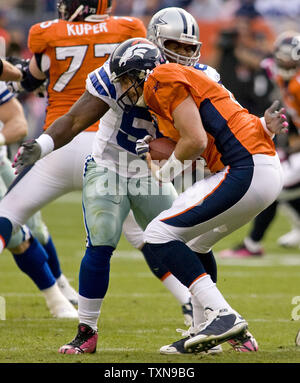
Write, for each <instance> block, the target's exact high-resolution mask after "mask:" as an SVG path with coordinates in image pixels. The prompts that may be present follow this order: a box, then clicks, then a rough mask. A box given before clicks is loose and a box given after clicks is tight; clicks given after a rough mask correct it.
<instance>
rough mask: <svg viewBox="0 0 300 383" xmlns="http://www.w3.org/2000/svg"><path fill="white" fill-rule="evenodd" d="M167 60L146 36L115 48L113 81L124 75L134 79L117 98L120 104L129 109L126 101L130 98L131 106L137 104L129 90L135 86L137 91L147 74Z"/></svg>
mask: <svg viewBox="0 0 300 383" xmlns="http://www.w3.org/2000/svg"><path fill="white" fill-rule="evenodd" d="M165 62H166V59H165V57H164V55H163V54H162V52H161V50H160V49H159V48H158V47H157V46H156V45H155V44H153V43H152V42H151V41H149V40H147V39H145V38H132V39H129V40H126V41H124V42H123V43H121V44H120V45H118V47H117V48H116V49H115V50H114V52H113V53H112V55H111V57H110V72H111V81H112V82H118V81H119V80H120V78H121V77H122V76H124V75H126V76H128V77H129V78H130V79H131V80H132V85H131V86H130V88H129V89H127V91H126V92H124V93H123V94H122V95H121V96H120V97H119V98H118V100H117V102H118V104H119V106H120V107H121V108H122V109H123V110H124V111H128V110H129V108H128V104H127V103H126V102H124V100H125V97H127V101H128V98H129V102H130V104H131V105H130V106H133V105H135V104H136V102H137V99H138V96H137V97H136V100H135V101H133V100H132V99H130V97H128V95H129V91H130V90H131V89H132V88H134V89H135V91H136V95H138V93H137V89H138V87H141V86H143V84H144V81H145V79H146V76H147V75H148V74H149V73H150V71H151V70H152V69H154V68H155V67H156V66H158V65H160V64H163V63H165Z"/></svg>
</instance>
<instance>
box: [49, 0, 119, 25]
mask: <svg viewBox="0 0 300 383" xmlns="http://www.w3.org/2000/svg"><path fill="white" fill-rule="evenodd" d="M111 4H112V0H59V1H58V3H57V10H58V15H59V18H60V19H63V20H67V21H89V19H90V21H93V18H95V17H97V16H98V17H99V16H101V15H102V17H103V16H107V15H108V14H109V13H110V11H111Z"/></svg>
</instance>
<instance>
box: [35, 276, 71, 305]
mask: <svg viewBox="0 0 300 383" xmlns="http://www.w3.org/2000/svg"><path fill="white" fill-rule="evenodd" d="M41 292H42V293H43V294H44V297H45V299H46V303H47V305H48V307H53V306H56V305H58V304H59V303H61V304H71V303H70V302H69V301H68V300H67V298H65V296H64V295H63V294H62V292H61V291H60V289H59V287H58V285H57V282H55V283H54V285H52V286H51V287H48V288H47V289H44V290H41ZM66 302H67V303H66Z"/></svg>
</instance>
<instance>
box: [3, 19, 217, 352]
mask: <svg viewBox="0 0 300 383" xmlns="http://www.w3.org/2000/svg"><path fill="white" fill-rule="evenodd" d="M181 13H183V12H181ZM177 16H178V15H177ZM188 19H191V16H184V17H183V16H182V15H180V14H179V17H178V21H177V26H178V27H179V29H180V28H182V32H184V31H185V29H188V30H189V31H190V34H187V33H183V35H182V36H184V39H186V40H187V39H188V38H190V39H189V40H188V41H189V42H190V41H193V43H195V42H196V41H195V40H196V39H195V38H196V30H197V27H196V24H194V23H192V24H189V25H188V24H187V20H188ZM173 37H176V36H172V38H173ZM177 38H178V36H177V37H176V38H175V40H176V39H177ZM173 44H174V42H173ZM196 45H199V42H198V40H197V44H196ZM176 50H177V49H176ZM180 51H182V48H180V49H179V48H178V52H177V53H180ZM187 51H188V52H189V54H191V53H193V52H194V50H193V49H192V50H190V49H188V50H187ZM142 52H143V49H141V52H139V54H142ZM207 69H208V68H207ZM198 70H201V71H203V72H204V73H205V72H210V73H207V75H211V74H213V73H212V72H215V71H213V70H211V68H210V70H208V71H206V66H198ZM109 74H110V72H109V62H107V63H106V64H104V66H102V67H101V68H97V69H96V70H95V71H93V72H92V73H90V74H89V76H88V79H87V91H86V92H85V93H84V95H83V96H82V97H81V98H80V99H79V100H78V101H77V102H76V103H75V105H74V106H73V107H72V109H71V110H70V111H69V112H68V113H67V114H66V115H64V116H62V117H61V118H59V119H58V120H57V121H55V122H54V124H52V126H51V127H50V128H49V129H48V130H47V131H46V134H44V135H43V136H49V137H47V139H46V140H44V143H43V144H41V141H39V143H37V142H33V143H31V144H26V145H25V144H24V145H23V146H22V148H21V150H20V152H21V154H20V155H19V156H18V158H17V160H16V167H17V169H23V168H24V166H26V164H27V165H28V164H33V163H34V162H35V161H36V160H37V159H38V158H41V157H40V155H41V152H44V153H46V151H45V150H44V149H43V148H45V146H47V142H48V140H49V139H50V140H51V139H52V140H53V142H54V148H55V149H57V148H59V147H61V146H62V145H65V144H66V143H67V142H68V141H70V140H71V139H72V138H73V137H74V136H75V135H76V134H78V133H79V132H80V131H82V130H84V129H85V128H86V127H87V126H88V125H90V124H91V123H94V122H95V121H96V120H97V119H99V118H100V116H102V115H103V114H104V113H105V112H106V111H107V109H108V106H111V107H112V108H113V110H110V112H109V113H108V114H107V115H106V116H107V118H103V119H102V121H101V128H100V130H99V131H98V134H97V139H96V140H95V144H96V145H95V147H94V150H93V157H92V158H89V159H88V160H87V162H86V167H85V175H84V178H85V184H84V206H85V209H84V210H85V216H86V218H87V220H88V227H91V229H92V231H88V247H87V251H86V255H85V257H84V259H83V262H82V266H81V273H80V284H79V286H82V295H83V296H82V299H81V298H80V299H79V308H80V307H82V310H80V309H79V316H80V317H81V322H82V323H80V325H79V328H78V334H77V336H76V338H75V339H74V340H73V341H72V342H70V343H69V344H67V345H64V346H62V347H61V348H60V350H59V351H60V352H62V353H70V354H71V353H83V352H94V351H95V349H96V345H97V336H98V335H97V320H98V316H99V307H100V306H101V302H102V300H103V299H102V298H99V296H100V297H101V296H103V295H104V294H105V293H103V291H102V290H103V289H104V287H105V286H104V287H103V286H100V287H99V285H103V284H104V285H105V283H104V280H107V277H106V274H108V272H106V273H104V268H105V267H106V269H109V255H110V253H111V252H112V246H115V241H116V238H117V236H118V235H119V226H120V221H121V223H122V220H123V215H124V214H123V213H122V212H124V209H128V207H127V206H126V201H127V200H128V197H130V194H129V193H128V191H127V194H126V197H122V198H121V201H120V202H122V204H121V203H120V204H119V206H117V205H116V204H115V203H113V204H110V205H109V206H110V207H109V211H110V212H111V217H110V219H109V222H107V223H106V225H105V227H109V228H111V229H110V230H109V231H110V235H111V236H113V238H110V240H109V242H106V245H107V244H109V245H110V246H104V247H105V249H103V246H99V245H101V241H102V243H103V237H104V236H105V234H103V230H100V228H101V227H102V224H101V217H102V220H103V219H104V218H105V216H106V215H107V214H104V213H103V212H102V213H101V214H95V213H94V212H95V211H96V210H95V208H97V211H99V212H101V211H102V210H101V206H104V204H103V201H102V203H101V205H99V203H100V202H101V199H102V200H103V198H100V196H99V195H97V194H95V190H94V189H93V188H94V186H97V184H95V182H96V181H97V180H99V176H101V175H102V170H101V166H100V165H101V164H103V163H104V164H105V166H107V167H108V166H112V165H111V162H113V166H114V168H115V167H119V168H121V169H119V171H120V170H122V174H123V171H124V169H123V168H122V164H120V163H115V162H114V161H115V158H114V157H115V156H116V154H118V153H119V151H124V150H126V151H127V153H128V155H129V156H130V159H131V158H135V160H136V158H137V156H136V154H135V150H134V147H135V144H134V140H133V138H134V137H136V139H137V138H141V137H143V134H145V133H144V132H147V131H148V134H149V133H150V132H153V129H154V128H153V126H152V124H151V123H150V121H151V118H150V116H149V115H148V114H147V116H146V115H145V109H144V108H136V109H135V111H134V112H133V113H128V114H127V113H124V114H123V115H122V113H121V116H120V113H119V110H118V109H117V108H116V105H115V104H116V88H115V87H114V85H113V84H111V83H110V80H109ZM214 77H216V76H214ZM214 81H216V80H214ZM142 109H143V110H144V111H143V110H142ZM115 110H116V112H115ZM113 112H114V113H113ZM135 113H137V114H135ZM147 113H148V112H147ZM143 116H144V121H140V120H143ZM128 120H131V122H128V124H124V121H128ZM115 121H116V122H115ZM133 121H134V122H135V124H134V126H132V122H133ZM140 122H141V125H139V123H140ZM149 123H150V125H149ZM119 126H120V131H119V132H118V130H116V127H119ZM127 135H128V136H127ZM44 138H45V137H44ZM129 138H130V139H129ZM104 144H105V145H104ZM41 146H43V148H41ZM134 154H135V156H134ZM99 160H100V162H99ZM108 164H110V165H108ZM102 166H103V165H102ZM125 168H126V165H125ZM108 169H110V167H108ZM125 170H126V169H125ZM114 172H115V170H114ZM139 177H141V176H140V175H139ZM147 178H148V177H147ZM122 179H124V178H123V177H122ZM140 179H141V182H143V183H144V182H145V177H141V178H140ZM142 180H143V181H142ZM122 182H124V184H125V185H126V184H127V182H128V181H127V180H124V181H122ZM94 184H95V185H94ZM165 185H166V186H167V184H165ZM10 194H11V193H10ZM11 195H12V194H11ZM122 195H123V194H122ZM116 197H117V196H116ZM150 197H151V196H150ZM151 198H155V199H156V203H155V205H154V203H152V204H151V203H149V201H148V202H147V198H146V201H145V203H144V204H143V203H139V205H141V209H142V213H143V216H144V220H145V219H147V217H148V218H149V208H148V207H149V206H150V207H151V210H152V213H151V212H150V215H151V214H153V211H154V209H155V210H156V211H157V209H158V208H159V206H160V204H162V203H163V202H161V201H162V198H161V197H160V198H157V196H153V197H151ZM110 199H111V200H112V201H113V202H114V201H115V198H114V196H110V197H107V198H106V203H105V205H106V207H107V206H108V202H109V200H110ZM130 199H131V200H132V202H134V201H135V200H139V197H135V198H134V197H132V198H130ZM148 199H149V198H148ZM117 200H118V199H117ZM140 201H141V200H140ZM132 202H130V203H132ZM144 205H145V206H144ZM87 207H88V211H89V212H90V214H88V212H87V209H86V208H87ZM91 209H92V211H91ZM106 210H107V209H106ZM137 210H138V209H137ZM160 211H161V210H160ZM140 213H141V212H139V214H140ZM147 214H148V215H147ZM93 216H95V217H98V218H95V217H93ZM115 216H117V217H120V219H119V220H117V221H116V218H115ZM95 219H97V220H98V224H94V226H91V223H93V222H94V220H95ZM94 227H97V228H98V229H97V230H95V229H94ZM106 231H108V230H106ZM104 233H105V232H104ZM99 241H100V242H99ZM95 244H96V245H97V246H95ZM104 251H105V252H106V253H105V254H103V252H104ZM101 254H102V255H101ZM99 255H100V257H99ZM97 257H98V260H97ZM88 260H89V261H88ZM91 260H92V261H93V268H92V269H91V268H89V270H88V271H89V273H90V276H89V277H87V270H86V269H87V266H88V262H90V261H91ZM99 261H101V265H100V266H101V270H102V271H101V270H100V267H99V265H98V264H99ZM100 271H101V273H102V274H100V275H102V276H103V277H100V278H99V276H98V277H97V275H99V272H100ZM95 279H97V280H95ZM91 281H92V282H91ZM101 281H102V282H103V283H102V282H101ZM91 287H93V289H94V290H95V289H97V291H96V292H93V294H97V295H94V299H92V302H89V301H91V299H89V296H90V294H91V290H90V289H91ZM99 289H101V291H100V293H99ZM100 294H102V295H100ZM96 297H97V299H96ZM91 305H92V306H91Z"/></svg>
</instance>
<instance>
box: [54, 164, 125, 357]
mask: <svg viewBox="0 0 300 383" xmlns="http://www.w3.org/2000/svg"><path fill="white" fill-rule="evenodd" d="M108 173H109V175H107V172H106V170H105V169H104V168H102V167H100V166H97V164H96V163H95V162H94V161H93V160H87V163H86V168H85V174H84V182H83V196H82V200H83V212H84V222H85V226H86V232H87V248H86V252H85V255H84V257H83V259H82V262H81V265H80V272H79V296H78V315H79V322H80V325H79V327H78V332H77V335H76V337H75V338H74V339H73V340H72V341H71V342H70V343H67V344H65V345H63V346H62V347H60V349H59V350H58V351H59V352H60V353H63V354H65V353H66V354H76V353H79V352H80V353H82V352H83V353H92V352H95V351H96V346H97V338H98V335H97V331H98V328H97V322H98V318H99V315H100V310H101V306H102V302H103V299H104V297H105V295H106V292H107V288H108V283H109V274H110V259H111V256H112V253H113V251H114V249H115V248H116V246H117V244H118V242H119V239H120V236H121V233H122V226H123V222H124V220H125V218H126V216H127V215H128V213H129V209H130V205H129V201H128V199H127V193H126V190H127V185H126V184H124V180H122V179H119V180H118V186H119V188H118V190H119V194H116V193H115V191H114V190H112V191H111V192H112V193H111V194H109V193H108V194H107V193H104V191H105V192H106V191H107V190H104V188H105V186H104V185H105V183H106V181H107V176H108V177H114V176H115V175H114V174H113V173H112V172H108ZM101 177H102V181H103V183H102V182H101ZM99 179H100V182H99ZM98 182H99V183H98ZM122 190H123V192H122ZM124 191H125V193H124Z"/></svg>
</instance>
